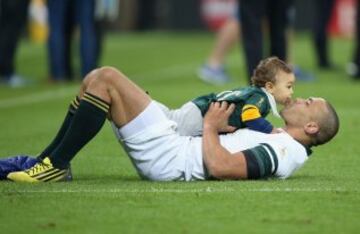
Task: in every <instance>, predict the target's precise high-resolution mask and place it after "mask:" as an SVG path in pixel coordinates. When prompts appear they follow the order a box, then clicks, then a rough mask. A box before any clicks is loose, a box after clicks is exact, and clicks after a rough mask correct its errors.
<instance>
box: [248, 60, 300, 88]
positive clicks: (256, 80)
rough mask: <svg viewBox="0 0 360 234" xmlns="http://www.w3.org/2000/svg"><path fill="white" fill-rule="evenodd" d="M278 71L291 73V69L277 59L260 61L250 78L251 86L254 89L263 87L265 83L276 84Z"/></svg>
mask: <svg viewBox="0 0 360 234" xmlns="http://www.w3.org/2000/svg"><path fill="white" fill-rule="evenodd" d="M279 71H283V72H285V73H288V74H290V73H293V69H292V68H291V66H289V65H288V64H287V63H285V62H284V61H282V60H281V59H279V58H278V57H275V56H273V57H269V58H266V59H263V60H261V61H260V63H259V64H258V65H257V67H256V69H255V70H254V72H253V75H252V77H251V84H252V85H254V86H256V87H265V84H266V83H267V82H272V83H274V84H275V83H276V75H277V74H278V72H279Z"/></svg>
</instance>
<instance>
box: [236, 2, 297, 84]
mask: <svg viewBox="0 0 360 234" xmlns="http://www.w3.org/2000/svg"><path fill="white" fill-rule="evenodd" d="M292 4H293V1H289V0H252V1H241V4H240V19H241V28H242V42H243V46H244V52H245V59H246V64H247V73H248V77H251V74H252V72H253V70H254V69H255V67H256V65H257V64H258V63H259V61H260V60H261V59H263V58H264V49H263V22H264V19H267V22H268V28H269V38H270V52H269V56H277V57H278V58H280V59H281V60H284V61H287V38H286V28H287V25H288V10H289V8H290V7H291V5H292Z"/></svg>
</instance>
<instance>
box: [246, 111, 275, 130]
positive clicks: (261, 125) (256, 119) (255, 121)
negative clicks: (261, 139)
mask: <svg viewBox="0 0 360 234" xmlns="http://www.w3.org/2000/svg"><path fill="white" fill-rule="evenodd" d="M241 119H242V121H243V123H244V124H245V125H246V127H248V128H249V129H252V130H255V131H258V132H264V133H271V132H272V130H273V126H272V124H271V123H270V122H269V121H267V120H266V119H265V118H263V117H262V116H261V114H260V110H259V108H258V107H257V106H255V105H251V104H247V105H245V106H244V107H243V109H242V112H241Z"/></svg>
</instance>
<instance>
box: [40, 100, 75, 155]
mask: <svg viewBox="0 0 360 234" xmlns="http://www.w3.org/2000/svg"><path fill="white" fill-rule="evenodd" d="M79 103H80V98H79V97H78V96H76V97H75V98H74V100H73V101H72V102H71V103H70V106H69V110H68V112H67V114H66V116H65V119H64V121H63V123H62V125H61V127H60V129H59V131H58V133H57V134H56V136H55V138H54V139H53V140H52V142H51V143H50V145H48V146H47V147H46V149H45V150H44V151H43V152H41V153H40V154H39V155H38V159H39V160H43V159H44V158H45V157H47V156H49V155H50V153H51V152H52V151H54V149H55V148H56V147H57V146H58V145H59V143H60V141H61V140H62V138H63V137H64V135H65V133H66V131H67V130H68V128H69V126H70V123H71V121H72V118H73V116H74V114H75V112H76V110H77V109H78V108H79Z"/></svg>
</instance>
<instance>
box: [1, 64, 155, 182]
mask: <svg viewBox="0 0 360 234" xmlns="http://www.w3.org/2000/svg"><path fill="white" fill-rule="evenodd" d="M79 96H81V97H82V99H81V102H80V105H79V108H78V110H77V111H76V114H75V115H74V117H73V120H72V122H71V124H70V126H69V129H68V130H67V131H66V134H65V136H64V137H63V139H62V140H61V142H60V144H59V145H58V146H57V147H56V148H55V150H54V151H53V152H51V153H50V155H49V156H48V157H46V158H45V159H44V160H43V162H41V163H38V164H36V165H35V166H34V167H32V168H30V169H29V170H26V171H23V172H15V173H10V174H9V175H8V178H9V179H11V180H14V181H24V182H39V181H44V182H47V181H58V180H61V179H63V178H64V177H65V176H66V174H65V172H66V167H67V166H68V164H69V162H70V161H71V159H72V158H73V157H74V156H75V155H76V153H77V152H78V151H79V150H80V149H81V148H82V147H83V146H85V144H87V143H88V142H89V141H90V140H91V139H92V138H93V137H94V136H95V135H96V134H97V133H98V132H99V131H100V129H101V127H102V126H103V124H104V122H105V119H106V116H107V115H108V110H109V109H110V111H109V117H110V119H111V120H112V121H113V122H114V123H115V125H117V126H118V127H121V126H123V125H125V124H126V123H128V122H130V121H131V120H132V119H134V118H135V117H136V116H137V115H138V114H140V113H141V112H142V111H143V110H144V109H145V108H146V107H147V106H148V105H149V103H150V101H151V99H150V97H149V96H148V95H147V94H146V93H145V92H144V91H143V90H142V89H141V88H139V87H138V86H137V85H136V84H134V83H133V82H131V81H130V80H129V79H128V78H127V77H126V76H125V75H124V74H122V73H121V72H119V71H117V70H116V69H113V68H110V67H105V68H101V69H98V70H96V71H94V72H92V73H91V74H90V75H89V76H88V78H87V79H85V80H84V85H83V86H82V89H81V90H80V93H79Z"/></svg>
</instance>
